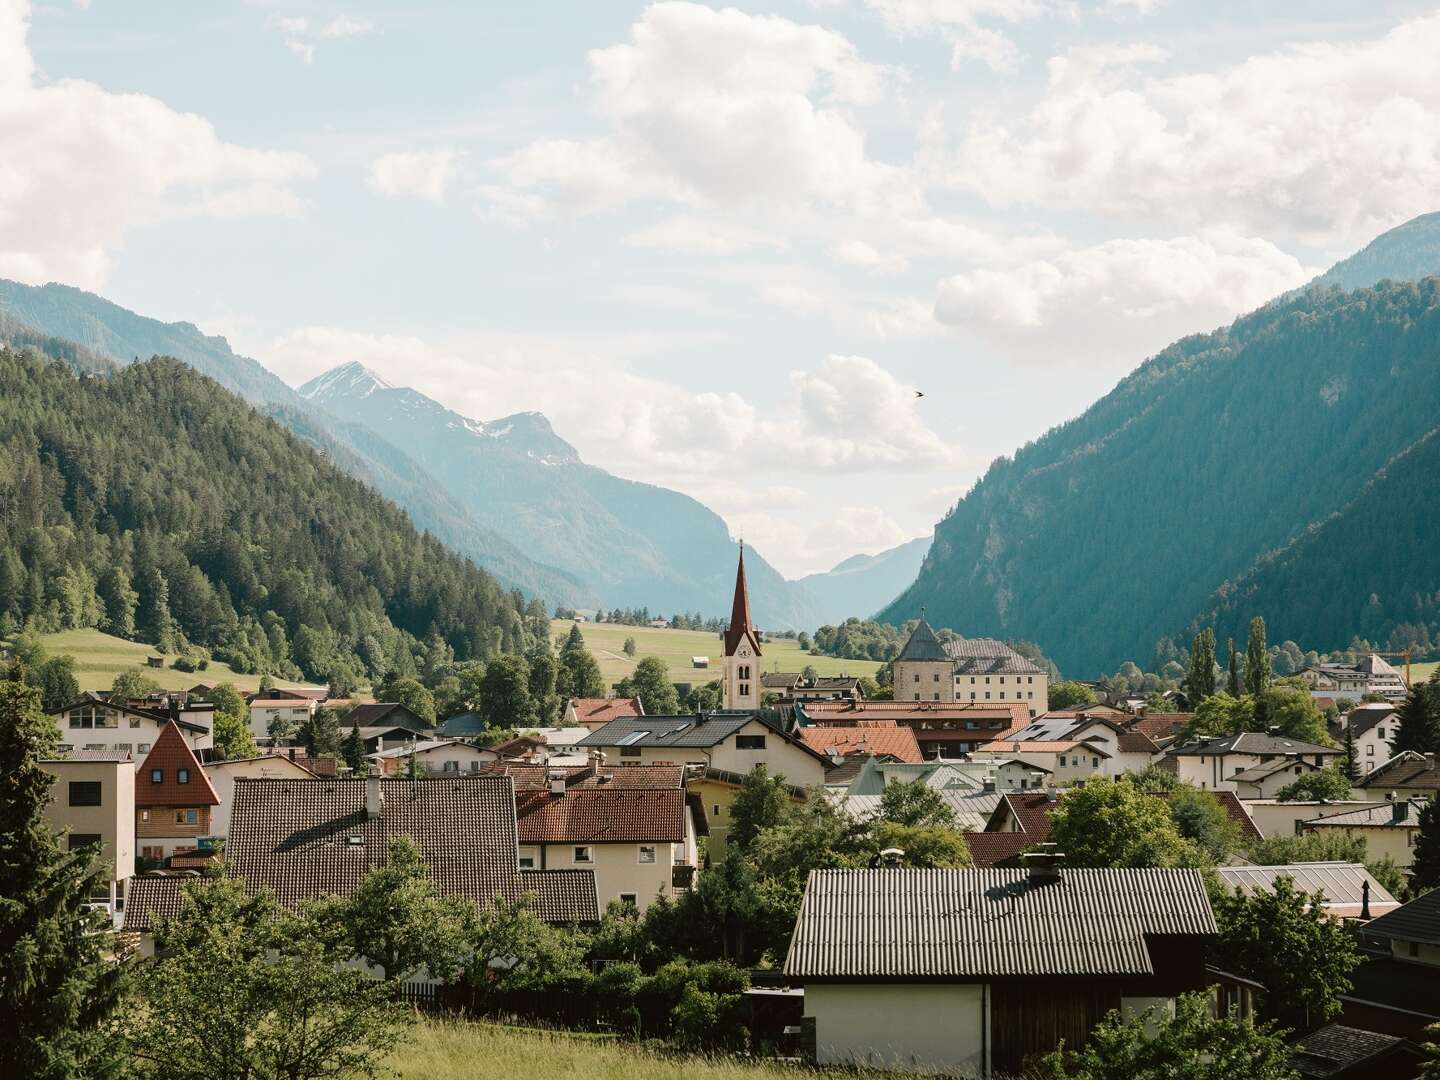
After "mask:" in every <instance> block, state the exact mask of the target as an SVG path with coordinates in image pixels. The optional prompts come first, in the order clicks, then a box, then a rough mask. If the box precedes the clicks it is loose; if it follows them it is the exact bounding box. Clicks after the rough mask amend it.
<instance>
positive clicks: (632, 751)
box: [620, 746, 640, 757]
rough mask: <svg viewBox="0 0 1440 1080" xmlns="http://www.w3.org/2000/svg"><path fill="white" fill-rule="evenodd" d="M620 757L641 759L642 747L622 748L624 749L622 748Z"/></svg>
mask: <svg viewBox="0 0 1440 1080" xmlns="http://www.w3.org/2000/svg"><path fill="white" fill-rule="evenodd" d="M620 756H621V757H639V756H640V747H638V746H622V747H620Z"/></svg>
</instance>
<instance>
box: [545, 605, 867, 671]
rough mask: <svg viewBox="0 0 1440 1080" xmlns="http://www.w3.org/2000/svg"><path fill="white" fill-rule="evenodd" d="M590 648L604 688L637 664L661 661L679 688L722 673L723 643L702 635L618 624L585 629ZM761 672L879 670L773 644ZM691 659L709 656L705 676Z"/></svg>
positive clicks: (562, 629) (787, 643)
mask: <svg viewBox="0 0 1440 1080" xmlns="http://www.w3.org/2000/svg"><path fill="white" fill-rule="evenodd" d="M573 625H574V624H573V623H572V622H570V621H569V620H568V619H556V620H554V621H553V622H552V623H551V624H550V631H551V637H557V636H558V637H564V636H565V635H566V634H568V633H569V632H570V627H571V626H573ZM580 633H582V634H584V635H585V645H586V647H587V648H588V649H589V650H590V651H591V652H592V653H594V654H595V659H596V660H598V661H599V662H600V674H601V675H603V676H604V678H605V682H606V683H607V684H608V683H612V682H615V681H617V680H619V679H623V678H624V677H625V676H626V675H628V674H629V673H630V671H631V669H632V668H634V666H635V664H636V662H637V661H640V660H643V659H644V658H645V657H647V656H658V657H660V659H662V660H664V661H665V663H666V664H667V665H669V667H670V678H671V680H672V681H674V682H690V683H696V682H709V681H710V680H711V679H718V678H719V677H720V672H721V670H722V666H721V663H720V661H721V657H722V656H723V653H722V651H721V646H720V637H719V635H717V634H710V633H707V632H705V631H703V630H651V629H649V628H648V627H643V626H622V625H620V624H619V623H581V624H580ZM627 637H633V638H634V639H635V647H636V652H635V658H634V659H633V660H632V659H630V658H629V657H627V656H626V655H625V653H624V652H623V651H622V650H623V648H624V646H625V639H626V638H627ZM764 653H765V655H764V656H763V657H762V658H761V659H762V664H761V666H762V668H763V669H764V670H765V671H801V670H803V669H804V667H805V665H806V664H809V665H811V666H812V667H814V668H815V670H816V671H817V672H819V673H820V674H821V675H855V676H860V675H874V674H875V672H876V671H878V670H879V669H880V664H879V663H878V662H876V661H874V660H837V659H835V658H834V657H833V656H811V655H810V654H809V653H803V652H801V651H800V649H799V647H798V646H797V645H796V644H795V642H794V641H793V640H785V639H779V638H773V639H771V640H770V641H768V642H767V643H766V644H765V648H764ZM692 656H708V657H709V658H710V667H709V669H708V670H706V671H701V670H697V669H695V668H692V667H691V666H690V658H691V657H692Z"/></svg>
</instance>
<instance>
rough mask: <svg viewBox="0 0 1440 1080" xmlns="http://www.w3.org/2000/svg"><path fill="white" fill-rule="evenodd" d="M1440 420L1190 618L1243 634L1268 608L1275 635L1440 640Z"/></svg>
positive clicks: (1327, 641) (1399, 642) (1424, 644)
mask: <svg viewBox="0 0 1440 1080" xmlns="http://www.w3.org/2000/svg"><path fill="white" fill-rule="evenodd" d="M1436 419H1440V417H1437V418H1436ZM1437 483H1440V428H1435V429H1433V430H1431V431H1429V432H1428V433H1426V434H1425V435H1424V436H1423V437H1422V438H1420V439H1419V440H1418V441H1416V442H1415V443H1414V444H1413V445H1411V446H1410V447H1409V448H1408V449H1406V450H1405V451H1404V452H1402V453H1401V454H1399V455H1398V456H1397V457H1396V458H1395V460H1394V461H1392V462H1390V464H1388V465H1387V466H1386V467H1385V468H1384V469H1383V470H1382V471H1381V472H1380V473H1379V475H1377V476H1376V477H1375V478H1374V479H1373V480H1372V481H1371V482H1370V483H1369V484H1367V485H1366V486H1365V488H1364V489H1363V490H1362V491H1361V492H1360V494H1359V495H1357V496H1356V497H1355V499H1354V500H1353V501H1352V502H1351V503H1350V504H1349V505H1348V506H1346V507H1345V508H1344V509H1342V510H1340V511H1338V512H1337V513H1335V514H1333V515H1332V516H1330V517H1328V518H1326V519H1325V520H1324V521H1322V522H1318V523H1316V524H1315V525H1313V526H1312V527H1311V528H1309V529H1307V530H1306V531H1305V532H1304V534H1303V535H1301V536H1299V537H1297V538H1296V539H1295V540H1294V541H1292V542H1291V543H1290V544H1288V545H1286V546H1285V547H1284V548H1281V549H1280V550H1279V551H1275V552H1272V553H1270V554H1267V555H1265V556H1264V557H1262V558H1261V559H1260V560H1259V562H1258V563H1257V564H1256V565H1255V566H1254V567H1252V568H1251V569H1250V570H1249V571H1248V572H1247V573H1246V574H1244V575H1243V576H1242V577H1241V578H1240V579H1239V580H1238V581H1235V582H1230V583H1226V585H1224V586H1223V587H1222V588H1221V589H1219V590H1218V591H1217V592H1216V594H1215V596H1214V597H1212V599H1211V603H1210V604H1209V605H1207V607H1206V609H1205V611H1204V612H1203V614H1202V615H1201V616H1200V617H1199V618H1197V619H1196V620H1195V622H1194V624H1192V630H1195V629H1199V628H1200V626H1202V625H1205V626H1208V625H1212V624H1213V625H1214V626H1215V633H1216V636H1217V638H1218V639H1219V640H1221V641H1224V640H1225V638H1226V637H1227V636H1229V637H1233V638H1235V639H1236V640H1237V641H1238V640H1243V638H1244V636H1245V628H1246V625H1247V624H1248V623H1249V620H1250V617H1251V616H1252V615H1263V616H1264V617H1265V625H1266V628H1267V631H1268V636H1269V638H1270V639H1271V640H1272V641H1284V640H1286V639H1289V640H1292V641H1304V642H1306V643H1307V644H1308V643H1311V642H1314V643H1316V644H1317V645H1318V646H1319V647H1320V648H1342V647H1343V646H1344V645H1345V644H1346V643H1348V642H1349V641H1350V639H1351V638H1352V637H1354V636H1356V635H1358V636H1360V637H1361V638H1364V639H1365V640H1367V641H1373V642H1378V643H1380V644H1381V645H1382V646H1388V647H1389V648H1391V649H1403V648H1405V647H1406V646H1407V645H1414V646H1417V647H1418V648H1420V649H1429V648H1432V647H1434V646H1435V645H1436V644H1437V643H1440V486H1437Z"/></svg>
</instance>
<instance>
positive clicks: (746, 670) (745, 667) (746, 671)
mask: <svg viewBox="0 0 1440 1080" xmlns="http://www.w3.org/2000/svg"><path fill="white" fill-rule="evenodd" d="M739 675H740V678H742V679H748V678H750V665H749V664H741V665H740V671H739Z"/></svg>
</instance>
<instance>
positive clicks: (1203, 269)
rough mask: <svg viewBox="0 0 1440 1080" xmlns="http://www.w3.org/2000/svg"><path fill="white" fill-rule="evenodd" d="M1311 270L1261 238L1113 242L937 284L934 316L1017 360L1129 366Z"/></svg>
mask: <svg viewBox="0 0 1440 1080" xmlns="http://www.w3.org/2000/svg"><path fill="white" fill-rule="evenodd" d="M1313 273H1314V270H1313V269H1307V268H1306V267H1303V266H1301V264H1300V263H1299V261H1298V260H1296V259H1295V258H1293V257H1292V256H1290V255H1287V254H1285V253H1284V252H1283V251H1281V250H1280V249H1279V248H1277V247H1275V246H1274V245H1273V244H1270V243H1269V242H1267V241H1265V240H1256V239H1251V238H1248V237H1242V236H1237V235H1235V234H1233V233H1229V232H1223V231H1211V232H1206V233H1202V234H1201V235H1199V236H1182V237H1177V238H1175V239H1172V240H1110V241H1107V242H1105V243H1103V244H1099V245H1097V246H1095V247H1091V248H1084V249H1081V250H1076V251H1070V252H1066V253H1064V254H1062V255H1058V256H1055V257H1052V258H1048V259H1037V260H1035V261H1033V262H1029V263H1026V264H1024V265H1021V266H1017V267H1013V268H1010V269H1000V270H990V269H981V270H973V271H970V272H968V273H964V274H956V275H954V276H953V277H949V278H946V279H945V280H944V281H942V282H941V283H940V286H939V295H938V299H937V301H936V304H935V314H936V317H937V318H938V319H940V321H942V322H945V323H949V324H952V325H954V326H958V327H962V328H964V329H966V330H969V331H972V332H974V333H976V334H979V335H980V336H982V337H984V338H987V339H989V340H991V341H993V342H995V343H997V344H998V345H1000V346H1001V347H1002V349H1003V350H1004V352H1005V353H1006V354H1008V355H1010V356H1012V357H1015V358H1017V359H1020V360H1025V361H1031V362H1036V363H1047V364H1064V363H1072V362H1094V363H1100V364H1103V365H1106V366H1109V367H1114V368H1126V369H1128V368H1131V367H1133V366H1134V365H1135V364H1136V363H1138V362H1139V361H1140V360H1141V359H1142V358H1143V357H1144V356H1146V355H1149V354H1150V353H1152V352H1153V351H1155V350H1156V349H1158V348H1160V347H1162V346H1164V345H1165V344H1167V343H1169V342H1170V341H1172V340H1174V339H1175V338H1177V337H1179V336H1181V335H1183V334H1186V333H1192V332H1196V331H1201V330H1209V329H1213V328H1214V327H1215V326H1216V325H1218V324H1220V323H1224V322H1228V321H1229V320H1230V319H1232V318H1234V317H1235V316H1236V315H1238V314H1240V313H1242V312H1244V311H1247V310H1250V309H1252V308H1255V307H1258V306H1259V305H1260V304H1262V303H1264V302H1265V301H1267V300H1269V299H1271V298H1272V297H1274V296H1276V295H1277V294H1279V293H1281V292H1284V291H1285V290H1286V289H1290V288H1294V287H1295V286H1297V285H1300V284H1303V283H1304V282H1305V281H1306V280H1307V279H1308V278H1309V277H1310V276H1312V275H1313Z"/></svg>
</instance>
